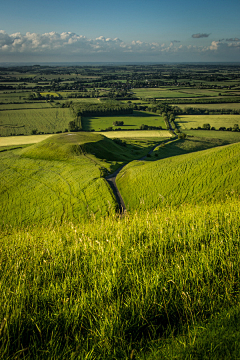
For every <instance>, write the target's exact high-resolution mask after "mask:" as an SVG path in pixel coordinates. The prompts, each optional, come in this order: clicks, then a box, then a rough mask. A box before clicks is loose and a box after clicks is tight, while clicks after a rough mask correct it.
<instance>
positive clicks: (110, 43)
mask: <svg viewBox="0 0 240 360" xmlns="http://www.w3.org/2000/svg"><path fill="white" fill-rule="evenodd" d="M208 36H209V34H194V35H192V37H193V38H201V37H208ZM179 42H180V41H179V40H173V41H172V42H170V43H164V42H144V41H140V40H132V41H130V42H124V41H122V40H121V39H119V38H110V37H107V38H106V37H104V36H99V37H97V38H95V39H90V38H87V37H86V36H83V35H77V34H76V33H73V32H63V33H61V34H59V33H57V32H54V31H52V32H49V33H44V34H37V33H30V32H27V33H26V34H24V35H23V34H21V33H19V32H17V33H14V34H7V33H6V32H5V31H4V30H0V55H1V60H2V61H16V60H17V61H33V60H34V59H37V60H38V61H177V62H178V61H201V56H202V59H203V60H202V61H208V60H209V61H211V59H214V56H215V55H216V59H218V61H239V59H240V56H239V55H240V53H239V47H240V39H238V38H229V39H227V40H226V41H225V42H224V41H223V40H218V41H212V42H211V43H210V44H209V45H208V46H205V47H204V46H198V45H188V44H184V43H183V42H181V45H180V44H179ZM231 49H232V52H231ZM206 54H208V55H207V57H206ZM211 54H215V55H214V56H212V55H211ZM211 56H212V58H211ZM219 56H222V58H219ZM204 57H205V59H204Z"/></svg>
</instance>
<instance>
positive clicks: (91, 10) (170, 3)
mask: <svg viewBox="0 0 240 360" xmlns="http://www.w3.org/2000/svg"><path fill="white" fill-rule="evenodd" d="M0 4H1V11H0V63H3V62H34V63H41V62H156V63H157V62H240V21H239V14H240V0H228V1H226V0H201V1H196V0H182V1H179V0H121V1H119V0H118V1H116V0H111V1H110V0H102V1H99V0H85V1H83V0H78V1H77V0H68V1H64V0H41V1H38V0H35V1H34V0H21V1H20V0H8V1H6V0H0Z"/></svg>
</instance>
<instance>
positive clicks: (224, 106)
mask: <svg viewBox="0 0 240 360" xmlns="http://www.w3.org/2000/svg"><path fill="white" fill-rule="evenodd" d="M171 106H178V107H179V108H181V109H185V108H188V107H191V108H198V109H207V110H210V111H211V110H215V109H216V110H221V109H230V110H233V109H236V110H239V109H240V103H229V104H227V103H226V104H224V103H223V104H172V105H171Z"/></svg>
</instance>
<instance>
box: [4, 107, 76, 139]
mask: <svg viewBox="0 0 240 360" xmlns="http://www.w3.org/2000/svg"><path fill="white" fill-rule="evenodd" d="M72 119H73V118H72V114H71V111H70V109H68V108H55V109H54V108H51V109H26V110H7V111H0V135H1V136H10V135H20V134H21V135H30V134H31V132H32V130H34V129H37V130H38V131H41V132H44V133H53V132H56V131H64V130H65V129H66V128H68V123H69V122H70V121H71V120H72Z"/></svg>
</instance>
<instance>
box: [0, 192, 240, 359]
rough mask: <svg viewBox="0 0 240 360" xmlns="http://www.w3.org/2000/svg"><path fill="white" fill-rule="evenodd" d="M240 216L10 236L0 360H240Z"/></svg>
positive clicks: (11, 232)
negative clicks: (238, 306)
mask: <svg viewBox="0 0 240 360" xmlns="http://www.w3.org/2000/svg"><path fill="white" fill-rule="evenodd" d="M239 209H240V203H239V199H236V200H234V199H228V201H227V202H226V203H222V204H221V203H219V204H215V206H211V205H209V204H205V205H202V206H186V207H185V206H182V207H181V208H180V209H171V208H165V209H161V210H160V211H156V210H154V211H152V212H141V213H133V214H132V215H126V216H125V217H116V216H110V217H107V218H101V219H95V218H94V217H92V218H91V219H90V220H86V221H84V222H82V221H80V222H79V223H78V225H76V226H74V225H73V224H71V223H63V224H62V225H59V226H46V225H45V226H42V227H41V226H39V225H36V226H35V227H24V228H22V229H21V228H20V229H16V228H11V227H6V228H4V229H3V230H2V232H1V234H0V249H1V251H0V263H1V294H2V296H1V298H0V318H1V338H0V348H1V351H0V358H1V359H15V358H24V359H38V360H40V359H41V360H43V359H56V360H57V359H59V360H60V359H92V360H93V359H99V360H100V359H109V360H110V359H111V360H112V359H116V360H119V359H131V358H132V359H133V358H135V359H160V358H163V359H165V358H166V359H178V358H182V359H186V358H211V359H214V358H218V359H225V358H227V357H226V354H234V355H235V358H236V359H237V358H239V355H240V354H239V346H237V344H236V341H238V340H239V331H238V330H239V329H238V326H237V325H238V324H239V320H238V319H239V316H238V314H239V312H237V308H236V306H237V304H238V303H239V300H240V299H239V292H240V287H239V275H240V273H239V269H240V257H239V251H240V248H239V238H240V233H239V216H240V212H239ZM230 308H232V309H234V310H235V313H234V312H233V311H229V309H230ZM228 314H229V315H228ZM234 314H235V315H234ZM234 316H235V317H234ZM235 319H236V320H235ZM234 324H235V325H236V326H234ZM203 327H204V329H203ZM224 330H225V331H224ZM226 331H228V332H227V335H226ZM226 336H227V339H226ZM185 344H186V345H185ZM188 350H189V351H190V350H191V351H192V357H190V356H189V357H188ZM221 350H222V351H223V353H222V354H221V352H220V351H221ZM204 354H206V355H208V357H207V356H206V357H204V356H203V355H204ZM163 356H165V357H163ZM214 356H215V357H214ZM217 356H219V357H217ZM229 358H231V357H229Z"/></svg>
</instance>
